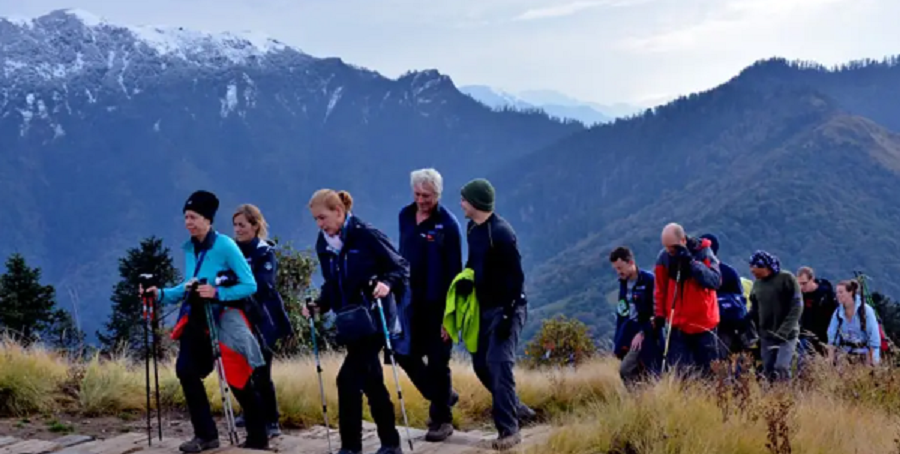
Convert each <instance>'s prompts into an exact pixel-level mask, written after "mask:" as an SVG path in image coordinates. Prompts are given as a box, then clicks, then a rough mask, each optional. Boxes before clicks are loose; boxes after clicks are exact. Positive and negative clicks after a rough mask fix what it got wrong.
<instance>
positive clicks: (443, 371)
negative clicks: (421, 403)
mask: <svg viewBox="0 0 900 454" xmlns="http://www.w3.org/2000/svg"><path fill="white" fill-rule="evenodd" d="M424 306H425V307H437V304H433V305H424ZM438 316H441V317H442V316H443V314H442V313H441V314H438ZM429 318H436V317H429ZM441 320H442V318H441V319H437V322H436V323H432V320H430V319H424V317H423V320H417V321H416V322H417V323H416V325H419V324H421V327H420V328H418V329H415V328H414V331H413V337H412V341H411V342H410V344H411V350H412V351H411V352H410V354H409V355H399V354H396V353H395V354H394V358H395V359H396V360H397V364H398V365H399V366H400V367H401V368H402V369H403V370H404V371H405V372H406V375H407V376H408V377H409V380H410V381H412V383H413V385H415V386H416V388H417V389H418V390H419V393H421V394H422V396H423V397H425V398H426V399H428V401H429V402H431V406H430V408H429V410H428V416H429V417H430V418H431V424H432V426H434V427H437V426H440V425H441V424H450V423H452V422H453V412H452V410H451V407H450V395H451V394H452V393H453V389H452V388H453V382H452V378H451V373H450V357H451V353H452V351H453V344H452V342H451V341H449V340H447V341H445V340H444V339H442V338H441Z"/></svg>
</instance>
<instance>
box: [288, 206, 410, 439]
mask: <svg viewBox="0 0 900 454" xmlns="http://www.w3.org/2000/svg"><path fill="white" fill-rule="evenodd" d="M352 208H353V198H352V197H351V196H350V194H349V193H348V192H347V191H339V192H338V191H334V190H332V189H320V190H318V191H316V192H315V193H314V194H313V196H312V198H311V199H310V201H309V209H310V211H311V213H312V215H313V218H314V219H315V220H316V224H317V225H318V227H319V230H320V232H319V238H318V241H317V242H316V253H317V255H318V258H319V265H320V268H321V270H322V277H323V278H324V280H325V282H324V283H323V284H322V288H321V293H320V295H319V299H318V302H317V304H315V305H313V306H312V307H311V309H314V310H317V311H321V312H327V311H329V310H333V311H334V313H335V315H336V317H335V324H336V325H337V341H338V343H340V344H343V345H344V346H345V347H346V350H347V356H346V357H345V358H344V363H343V365H342V366H341V370H340V372H339V373H338V376H337V387H338V412H339V418H340V420H339V425H340V434H341V451H340V452H339V454H358V453H360V452H361V451H362V416H363V409H362V395H363V394H365V395H366V397H368V400H369V407H370V409H371V413H372V417H373V419H374V420H375V424H376V425H377V426H378V438H379V439H380V441H381V449H379V450H378V451H377V453H376V454H400V453H402V452H403V451H402V450H401V448H400V434H399V433H398V432H397V427H396V423H395V421H394V405H393V403H392V402H391V396H390V394H389V393H388V390H387V387H386V386H385V384H384V374H383V369H382V364H381V361H380V360H379V356H378V354H379V352H380V351H381V349H382V348H383V347H384V346H385V338H384V331H383V330H382V325H381V319H380V314H379V313H378V311H377V310H376V309H374V308H373V307H374V306H373V303H374V302H375V299H379V298H380V299H381V300H382V305H383V307H384V312H385V314H384V315H385V322H386V324H387V326H388V329H389V331H391V332H392V334H393V333H394V332H396V331H395V330H397V327H398V326H399V321H398V318H397V315H396V304H395V302H394V300H393V298H391V297H392V296H393V295H394V294H397V292H398V291H400V292H402V289H404V288H405V287H406V286H407V284H408V283H407V281H408V279H409V266H408V264H407V262H406V260H405V259H403V257H402V256H400V254H399V253H398V252H397V250H396V249H395V248H394V246H393V245H392V244H391V242H390V240H389V239H388V238H387V236H386V235H384V233H382V232H381V231H379V230H378V229H376V228H375V227H373V226H372V225H370V224H367V223H366V222H364V221H363V220H361V219H359V218H358V217H357V216H354V215H353V214H352V212H351V209H352ZM398 295H399V294H398ZM304 315H305V316H309V311H308V310H307V309H306V308H304Z"/></svg>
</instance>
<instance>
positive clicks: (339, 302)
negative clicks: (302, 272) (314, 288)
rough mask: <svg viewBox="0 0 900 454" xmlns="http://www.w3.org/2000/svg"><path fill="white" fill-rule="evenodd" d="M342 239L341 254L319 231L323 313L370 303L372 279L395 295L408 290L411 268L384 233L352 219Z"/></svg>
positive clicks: (318, 243)
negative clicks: (334, 249) (388, 288)
mask: <svg viewBox="0 0 900 454" xmlns="http://www.w3.org/2000/svg"><path fill="white" fill-rule="evenodd" d="M341 239H342V241H343V247H342V248H341V250H340V252H335V251H333V250H332V249H331V248H330V247H329V246H328V242H327V241H325V234H324V233H323V232H319V239H318V241H317V242H316V254H317V256H318V258H319V266H320V267H321V269H322V277H323V278H324V279H325V282H324V283H323V284H322V288H321V294H320V295H319V302H318V306H319V307H320V308H321V310H322V312H327V311H328V310H335V311H338V310H340V309H342V308H344V307H347V306H349V305H358V304H368V303H370V302H371V301H369V300H370V298H369V296H368V293H367V292H368V291H369V288H370V284H369V282H370V280H371V279H372V277H375V278H376V279H377V280H378V281H381V282H384V283H385V284H387V285H388V286H389V287H390V288H391V290H392V292H397V291H401V289H405V288H406V286H407V285H408V280H409V265H408V264H407V262H406V260H405V259H404V258H403V257H401V256H400V254H399V253H398V252H397V250H396V249H395V248H394V246H393V245H392V244H391V242H390V240H389V239H388V237H387V236H385V235H384V234H383V233H381V231H379V230H378V229H376V228H375V227H373V226H372V225H370V224H367V223H365V222H363V221H362V220H361V219H359V218H358V217H356V216H350V218H349V219H348V220H347V223H346V225H345V226H344V228H343V229H342V231H341ZM387 310H388V307H385V311H387ZM386 315H387V314H386Z"/></svg>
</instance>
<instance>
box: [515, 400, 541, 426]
mask: <svg viewBox="0 0 900 454" xmlns="http://www.w3.org/2000/svg"><path fill="white" fill-rule="evenodd" d="M516 413H517V414H518V419H519V427H525V426H527V425H529V424H532V423H534V422H535V421H536V420H537V413H536V412H535V411H534V410H532V409H531V407H529V406H528V405H525V404H522V403H520V404H519V408H517V409H516Z"/></svg>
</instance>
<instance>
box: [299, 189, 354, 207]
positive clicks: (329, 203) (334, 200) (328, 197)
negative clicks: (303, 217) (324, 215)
mask: <svg viewBox="0 0 900 454" xmlns="http://www.w3.org/2000/svg"><path fill="white" fill-rule="evenodd" d="M318 205H325V208H328V209H329V210H331V211H337V210H338V209H341V210H343V211H344V213H348V212H350V209H351V208H353V197H351V196H350V193H349V192H347V191H335V190H334V189H319V190H318V191H316V192H315V193H313V195H312V197H311V198H310V199H309V208H310V209H312V208H313V207H315V206H318Z"/></svg>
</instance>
